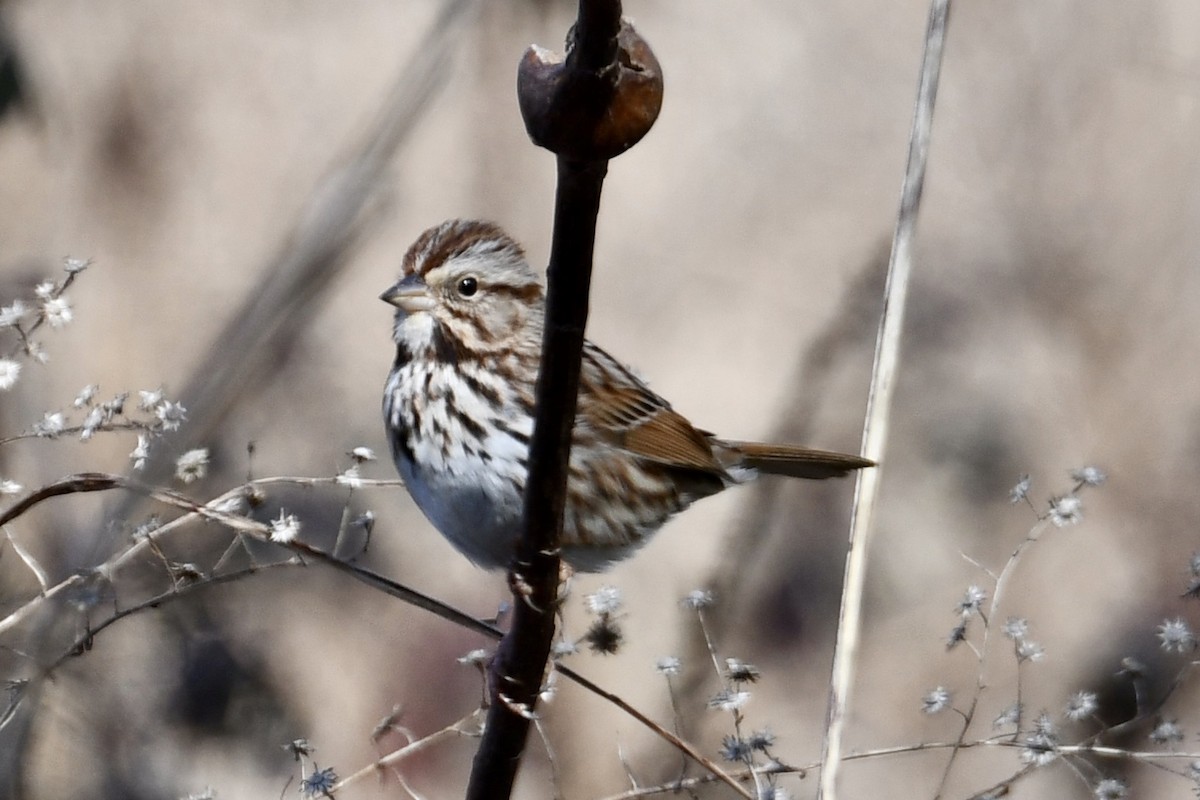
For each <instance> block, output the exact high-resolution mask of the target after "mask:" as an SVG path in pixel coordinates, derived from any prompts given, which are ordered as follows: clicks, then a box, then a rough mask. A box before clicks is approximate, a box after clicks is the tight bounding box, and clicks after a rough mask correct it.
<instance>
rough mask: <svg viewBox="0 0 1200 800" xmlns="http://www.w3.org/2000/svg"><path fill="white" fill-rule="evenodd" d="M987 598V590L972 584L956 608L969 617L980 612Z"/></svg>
mask: <svg viewBox="0 0 1200 800" xmlns="http://www.w3.org/2000/svg"><path fill="white" fill-rule="evenodd" d="M985 600H987V592H985V591H984V590H983V589H981V588H979V587H978V586H975V585H971V586H968V587H967V591H965V592H963V599H962V600H959V601H958V606H956V608H955V610H956V611H957V612H958V613H959V614H962V615H963V616H964V617H969V616H971V615H972V614H978V613H979V611H980V609H982V608H983V603H984V601H985Z"/></svg>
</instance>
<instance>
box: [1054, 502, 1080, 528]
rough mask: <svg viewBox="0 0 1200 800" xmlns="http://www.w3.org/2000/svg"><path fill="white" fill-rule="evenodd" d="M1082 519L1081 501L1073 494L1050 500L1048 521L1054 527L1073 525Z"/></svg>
mask: <svg viewBox="0 0 1200 800" xmlns="http://www.w3.org/2000/svg"><path fill="white" fill-rule="evenodd" d="M1081 519H1083V501H1082V500H1080V499H1079V498H1078V497H1076V496H1075V495H1073V494H1068V495H1064V496H1063V497H1055V498H1053V499H1052V500H1051V501H1050V521H1051V522H1052V523H1054V526H1055V527H1056V528H1065V527H1066V526H1068V525H1075V524H1077V523H1078V522H1079V521H1080V520H1081Z"/></svg>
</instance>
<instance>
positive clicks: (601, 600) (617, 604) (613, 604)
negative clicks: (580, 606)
mask: <svg viewBox="0 0 1200 800" xmlns="http://www.w3.org/2000/svg"><path fill="white" fill-rule="evenodd" d="M583 602H584V605H585V606H586V607H587V610H588V613H589V614H596V615H601V614H615V613H617V612H618V611H620V610H621V604H622V602H623V600H622V598H621V590H620V589H618V588H617V587H616V586H601V587H600V588H599V589H597V590H596V591H594V592H592V593H591V594H589V595H584V598H583Z"/></svg>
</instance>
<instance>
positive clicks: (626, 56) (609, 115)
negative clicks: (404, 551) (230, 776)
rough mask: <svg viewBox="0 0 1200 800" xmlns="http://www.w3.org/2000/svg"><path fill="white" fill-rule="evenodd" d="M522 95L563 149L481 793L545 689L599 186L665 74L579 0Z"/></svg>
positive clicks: (651, 112)
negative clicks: (508, 606)
mask: <svg viewBox="0 0 1200 800" xmlns="http://www.w3.org/2000/svg"><path fill="white" fill-rule="evenodd" d="M517 96H518V100H519V103H520V106H521V114H522V116H523V117H524V120H525V127H526V130H527V131H528V132H529V137H530V138H531V139H532V140H533V142H534V143H535V144H537V145H540V146H542V147H545V148H546V149H548V150H551V151H552V152H554V153H555V154H556V155H557V156H558V185H557V191H556V196H555V207H554V234H553V237H552V241H551V246H550V263H549V266H548V268H547V274H546V277H547V292H546V327H545V333H544V338H543V342H542V363H541V369H540V370H539V373H538V381H537V388H536V395H535V396H536V401H537V414H536V419H535V421H534V427H533V437H532V439H531V440H530V446H529V477H528V479H527V481H526V484H525V509H524V529H523V531H522V535H521V539H520V541H519V542H518V545H517V554H516V561H515V563H514V564H513V565H512V568H511V570H510V572H509V582H510V584H511V586H512V589H513V594H514V596H515V604H514V606H515V610H514V613H513V622H512V628H511V629H510V630H509V633H508V635H507V636H505V637H504V640H503V641H502V642H501V644H500V648H499V650H498V651H497V653H496V658H495V660H494V662H493V664H492V672H491V698H492V704H491V707H490V709H489V710H488V716H487V722H486V725H485V728H484V734H483V738H482V740H481V741H480V744H479V750H478V752H477V753H476V754H475V761H474V764H473V765H472V769H471V778H470V783H469V784H468V787H467V797H468V798H471V799H473V800H479V799H481V798H504V797H508V796H509V795H510V794H511V792H512V786H513V782H514V781H515V779H516V774H517V768H518V767H519V766H520V760H521V754H522V752H523V751H524V747H525V740H526V738H527V736H528V733H529V726H530V722H531V721H532V719H533V715H534V711H535V708H536V705H537V699H538V694H539V692H540V690H541V685H542V679H543V676H544V673H545V669H546V663H547V661H548V659H549V655H550V644H551V641H552V639H553V635H554V613H555V609H556V606H557V602H558V572H559V555H558V543H559V539H560V535H561V532H562V518H563V509H564V507H565V505H566V482H567V462H568V459H569V457H570V448H571V430H572V428H573V426H574V422H575V407H576V401H577V399H578V394H579V371H580V362H581V359H582V354H583V335H584V328H585V325H586V323H587V312H588V291H589V287H590V283H591V274H592V248H593V244H594V242H595V238H596V218H597V215H598V213H599V210H600V194H601V190H602V187H603V185H604V176H605V174H606V173H607V171H608V161H609V159H610V158H613V157H615V156H617V155H619V154H620V153H622V152H624V151H625V150H627V149H628V148H630V147H632V146H633V145H634V144H635V143H637V142H638V141H639V140H640V139H641V138H642V136H644V135H645V134H646V132H647V131H649V130H650V126H651V125H653V123H654V120H655V119H656V118H657V116H658V109H659V107H660V106H661V103H662V79H661V75H660V72H659V69H658V64H657V62H656V61H655V60H654V56H653V54H652V53H650V50H649V47H647V46H646V45H645V43H644V42H643V41H642V40H641V39H640V38H638V37H637V34H636V33H635V32H634V31H633V28H632V27H631V26H630V25H629V24H628V23H624V22H622V20H621V3H620V0H580V2H579V15H578V20H577V22H576V24H575V27H574V29H573V33H572V35H570V36H569V37H568V41H567V54H566V58H565V59H563V58H561V57H559V56H556V55H554V54H552V53H549V52H548V51H546V50H543V49H542V48H539V47H536V46H534V47H531V48H530V49H529V51H527V52H526V54H525V57H524V58H523V59H522V61H521V65H520V68H519V72H518V77H517Z"/></svg>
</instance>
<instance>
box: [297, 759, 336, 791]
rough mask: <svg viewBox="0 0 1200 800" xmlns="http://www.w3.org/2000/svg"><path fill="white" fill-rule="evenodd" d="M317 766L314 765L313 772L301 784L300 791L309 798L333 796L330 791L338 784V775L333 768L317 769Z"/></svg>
mask: <svg viewBox="0 0 1200 800" xmlns="http://www.w3.org/2000/svg"><path fill="white" fill-rule="evenodd" d="M316 766H317V765H316V764H313V771H312V772H311V773H310V774H309V776H308V777H307V778H305V779H304V780H302V781H301V782H300V791H301V792H303V793H304V794H306V795H308V796H309V797H316V796H317V795H325V796H326V797H329V796H331V795H330V794H329V792H330V790H331V789H333V785H334V784H335V783H337V773H336V772H334V771H333V767H325V769H317V768H316Z"/></svg>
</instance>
